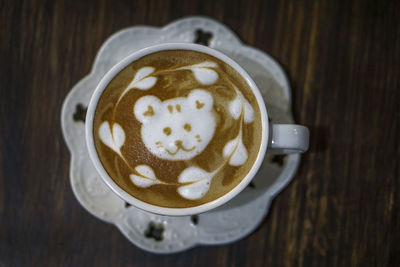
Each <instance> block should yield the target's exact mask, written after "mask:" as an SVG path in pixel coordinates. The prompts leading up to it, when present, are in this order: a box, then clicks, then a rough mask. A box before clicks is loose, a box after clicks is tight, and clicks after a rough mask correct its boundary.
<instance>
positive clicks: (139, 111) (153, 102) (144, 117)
mask: <svg viewBox="0 0 400 267" xmlns="http://www.w3.org/2000/svg"><path fill="white" fill-rule="evenodd" d="M161 105H162V103H161V101H160V99H159V98H157V97H155V96H143V97H141V98H139V99H138V100H137V101H136V103H135V106H134V108H133V111H134V114H135V117H136V119H138V120H139V121H140V122H141V123H147V122H149V121H150V120H151V119H152V118H154V116H155V115H157V114H158V112H159V111H160V108H161Z"/></svg>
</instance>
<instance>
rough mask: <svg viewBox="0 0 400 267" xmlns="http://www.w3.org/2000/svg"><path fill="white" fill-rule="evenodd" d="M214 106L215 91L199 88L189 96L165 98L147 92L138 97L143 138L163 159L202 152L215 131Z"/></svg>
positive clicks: (154, 152)
mask: <svg viewBox="0 0 400 267" xmlns="http://www.w3.org/2000/svg"><path fill="white" fill-rule="evenodd" d="M212 107H213V98H212V96H211V94H210V93H208V92H207V91H204V90H200V89H197V90H192V91H191V92H190V94H189V95H188V97H177V98H173V99H169V100H166V101H164V102H162V101H161V100H160V99H159V98H157V97H155V96H143V97H141V98H139V100H138V101H136V104H135V107H134V113H135V116H136V118H137V119H138V120H139V121H140V122H141V123H142V127H141V136H142V141H143V143H144V144H145V145H146V148H147V149H148V150H149V151H150V152H151V153H153V154H154V155H155V156H157V157H159V158H161V159H168V160H188V159H191V158H193V157H194V156H196V155H198V154H200V153H201V152H202V151H203V150H204V148H205V147H206V146H207V145H208V143H209V142H210V140H211V138H212V137H213V135H214V131H215V118H214V115H213V114H212ZM193 116H195V117H196V120H193Z"/></svg>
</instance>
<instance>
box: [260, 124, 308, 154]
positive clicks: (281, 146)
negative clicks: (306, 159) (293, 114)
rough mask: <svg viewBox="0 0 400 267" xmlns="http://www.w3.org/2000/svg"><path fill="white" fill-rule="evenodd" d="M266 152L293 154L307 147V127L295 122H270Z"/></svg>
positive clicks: (305, 149) (304, 150) (303, 150)
mask: <svg viewBox="0 0 400 267" xmlns="http://www.w3.org/2000/svg"><path fill="white" fill-rule="evenodd" d="M271 132H272V133H271V134H270V141H269V146H268V153H271V154H295V153H304V152H306V151H307V149H308V145H309V136H310V133H309V131H308V128H307V127H305V126H302V125H297V124H272V126H271Z"/></svg>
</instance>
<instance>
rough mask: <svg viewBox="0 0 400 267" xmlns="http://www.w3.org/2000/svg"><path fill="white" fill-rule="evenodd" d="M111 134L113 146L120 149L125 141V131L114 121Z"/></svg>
mask: <svg viewBox="0 0 400 267" xmlns="http://www.w3.org/2000/svg"><path fill="white" fill-rule="evenodd" d="M112 136H113V140H114V144H115V146H116V147H117V148H118V150H121V147H122V145H123V144H124V142H125V132H124V130H123V129H122V127H121V126H120V125H119V124H118V123H114V125H113V132H112Z"/></svg>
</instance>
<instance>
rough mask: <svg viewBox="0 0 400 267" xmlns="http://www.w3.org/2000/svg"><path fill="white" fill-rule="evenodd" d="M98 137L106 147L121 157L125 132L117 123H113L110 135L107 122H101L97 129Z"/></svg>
mask: <svg viewBox="0 0 400 267" xmlns="http://www.w3.org/2000/svg"><path fill="white" fill-rule="evenodd" d="M99 137H100V140H101V141H102V142H103V143H104V144H105V145H106V146H108V147H109V148H111V149H112V150H114V152H116V153H118V154H119V155H121V150H120V149H121V146H122V145H123V144H124V142H125V132H124V130H123V129H122V127H121V126H120V125H119V124H118V123H114V125H113V133H111V130H110V124H109V123H108V121H105V122H103V123H102V124H101V125H100V127H99Z"/></svg>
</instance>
